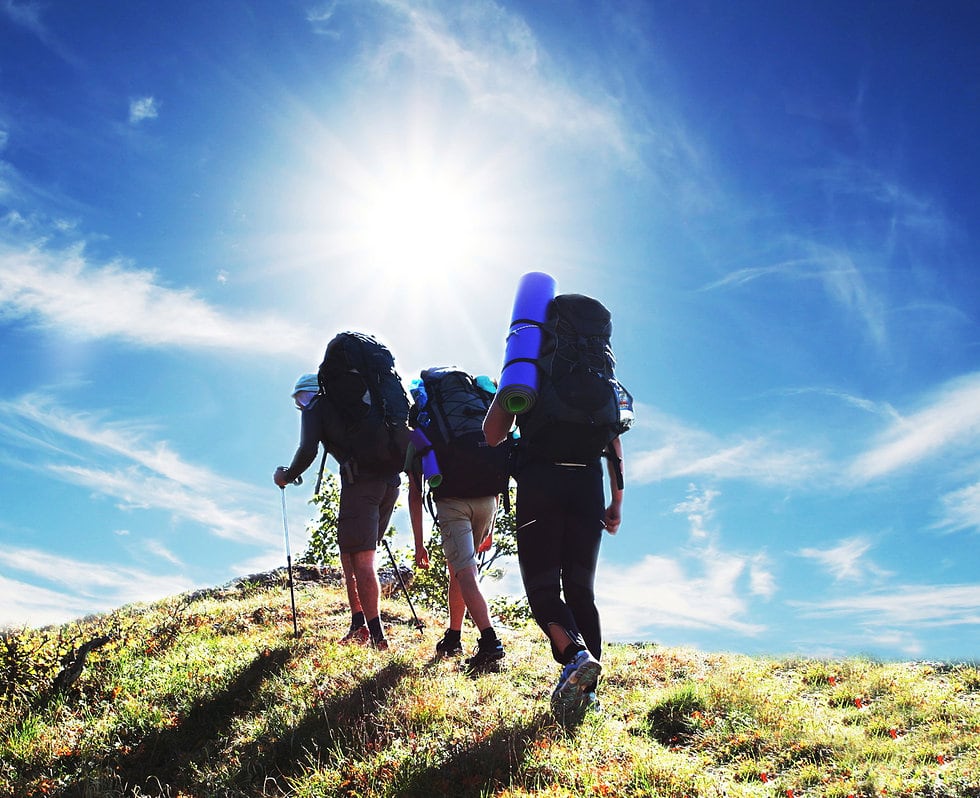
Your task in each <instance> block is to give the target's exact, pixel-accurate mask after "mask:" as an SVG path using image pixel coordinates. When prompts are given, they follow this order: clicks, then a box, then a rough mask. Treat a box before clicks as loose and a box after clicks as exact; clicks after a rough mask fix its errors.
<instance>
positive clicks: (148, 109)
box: [129, 97, 160, 125]
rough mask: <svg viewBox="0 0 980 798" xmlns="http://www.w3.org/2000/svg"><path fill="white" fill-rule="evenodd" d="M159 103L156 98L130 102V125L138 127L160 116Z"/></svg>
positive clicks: (144, 98)
mask: <svg viewBox="0 0 980 798" xmlns="http://www.w3.org/2000/svg"><path fill="white" fill-rule="evenodd" d="M159 113H160V112H159V103H158V102H157V101H156V98H155V97H137V98H134V99H131V100H130V101H129V124H131V125H138V124H139V123H140V122H144V121H146V120H147V119H156V118H157V116H159Z"/></svg>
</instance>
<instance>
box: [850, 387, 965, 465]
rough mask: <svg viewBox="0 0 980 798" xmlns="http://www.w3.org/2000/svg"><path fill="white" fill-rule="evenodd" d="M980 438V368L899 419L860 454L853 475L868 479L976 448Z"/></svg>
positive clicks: (944, 388)
mask: <svg viewBox="0 0 980 798" xmlns="http://www.w3.org/2000/svg"><path fill="white" fill-rule="evenodd" d="M978 438H980V372H977V373H973V374H970V375H968V376H967V377H964V378H961V379H958V380H955V381H953V382H950V383H947V384H946V385H945V386H943V388H942V389H940V390H939V392H938V393H937V394H936V395H935V396H934V397H933V398H932V400H931V401H930V403H929V404H928V405H927V406H926V407H924V408H923V409H922V410H920V411H918V412H917V413H914V414H912V415H910V416H907V417H905V418H901V419H898V420H897V421H895V422H894V423H893V424H892V425H891V426H890V427H889V429H888V430H886V431H885V433H884V434H883V435H882V436H881V438H880V442H879V443H877V444H876V445H875V446H873V447H872V448H871V449H869V450H868V451H866V452H864V453H863V454H861V455H860V456H859V457H857V458H856V460H855V461H854V463H853V464H852V466H851V469H850V470H851V473H852V475H853V476H854V477H855V478H857V479H860V480H863V481H867V480H872V479H876V478H879V477H883V476H885V475H887V474H890V473H892V472H894V471H897V470H898V469H901V468H905V467H907V466H910V465H913V464H915V463H918V462H920V461H922V460H925V459H927V458H929V457H933V456H935V455H936V454H938V453H939V452H941V451H945V450H949V449H954V448H957V449H974V450H975V448H976V446H975V444H976V442H977V439H978Z"/></svg>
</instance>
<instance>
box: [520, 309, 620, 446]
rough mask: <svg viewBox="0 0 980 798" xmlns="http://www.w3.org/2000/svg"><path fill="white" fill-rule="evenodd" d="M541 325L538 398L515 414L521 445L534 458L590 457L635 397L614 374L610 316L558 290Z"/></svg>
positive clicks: (606, 442)
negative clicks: (528, 406) (525, 408)
mask: <svg viewBox="0 0 980 798" xmlns="http://www.w3.org/2000/svg"><path fill="white" fill-rule="evenodd" d="M541 328H542V333H543V335H542V341H541V352H540V354H539V356H538V360H537V365H538V392H537V398H536V400H535V402H534V405H533V406H532V407H531V409H530V410H529V411H528V412H527V413H523V414H521V415H520V416H518V417H517V422H518V426H519V427H520V430H521V441H522V445H523V446H524V447H525V448H526V449H527V451H528V452H529V453H530V454H531V455H532V456H534V457H536V458H545V459H549V460H552V461H555V462H572V463H581V462H585V461H588V460H590V459H592V458H595V457H598V456H599V455H601V454H603V453H604V452H605V451H606V447H607V446H608V445H609V443H610V442H611V441H612V439H613V438H615V437H616V436H617V435H620V434H622V433H623V432H626V430H628V429H629V427H630V425H631V424H632V422H633V397H632V396H631V395H630V393H629V391H627V390H626V388H625V387H624V386H623V385H622V384H621V383H620V382H619V381H618V380H617V379H616V375H615V373H614V372H615V366H616V358H615V357H614V356H613V352H612V347H611V345H610V340H609V339H610V337H611V335H612V317H611V316H610V314H609V311H608V310H607V309H606V308H605V306H603V304H602V303H601V302H599V301H598V300H596V299H593V298H592V297H588V296H583V295H582V294H559V295H558V296H556V297H555V298H554V299H552V300H551V302H550V303H549V305H548V311H547V315H546V318H545V321H544V322H543V323H542V325H541Z"/></svg>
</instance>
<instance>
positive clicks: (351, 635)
mask: <svg viewBox="0 0 980 798" xmlns="http://www.w3.org/2000/svg"><path fill="white" fill-rule="evenodd" d="M370 639H371V633H370V632H369V631H368V628H367V627H366V626H352V627H351V628H350V629H348V630H347V634H345V635H344V636H343V637H342V638H340V645H342V646H351V645H356V646H366V645H367V644H368V641H369V640H370Z"/></svg>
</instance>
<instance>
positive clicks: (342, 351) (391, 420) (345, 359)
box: [317, 332, 409, 479]
mask: <svg viewBox="0 0 980 798" xmlns="http://www.w3.org/2000/svg"><path fill="white" fill-rule="evenodd" d="M317 379H318V381H319V383H320V394H321V395H322V396H323V397H325V398H326V399H328V400H329V401H330V403H331V405H332V407H333V409H334V410H335V411H336V415H337V416H338V418H339V423H338V424H337V425H336V429H337V432H336V435H337V437H338V438H339V440H335V441H334V440H332V441H331V444H333V445H334V446H335V447H336V449H337V450H338V452H337V453H338V454H339V455H340V457H339V458H338V459H339V460H344V462H342V463H341V466H342V467H343V468H344V469H345V470H346V471H347V472H348V473H347V477H348V479H353V478H354V477H356V475H357V473H364V474H371V475H377V476H386V475H392V474H397V473H398V472H400V471H401V470H402V469H403V468H404V465H405V452H406V451H407V450H408V406H409V402H408V394H406V393H405V387H404V386H403V385H402V381H401V377H399V376H398V372H397V371H395V359H394V357H392V354H391V352H390V351H389V350H388V348H387V347H385V346H384V344H382V343H380V342H379V341H377V340H376V339H374V338H372V337H371V336H370V335H365V334H363V333H357V332H342V333H339V334H337V335H336V336H334V338H333V339H332V340H331V341H330V343H329V344H327V350H326V352H325V353H324V355H323V362H322V363H321V364H320V368H319V370H318V371H317Z"/></svg>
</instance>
